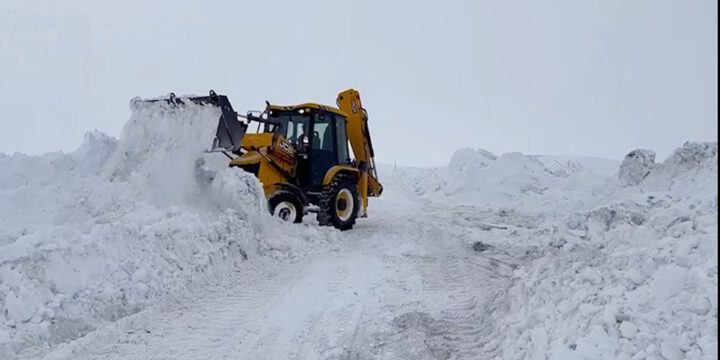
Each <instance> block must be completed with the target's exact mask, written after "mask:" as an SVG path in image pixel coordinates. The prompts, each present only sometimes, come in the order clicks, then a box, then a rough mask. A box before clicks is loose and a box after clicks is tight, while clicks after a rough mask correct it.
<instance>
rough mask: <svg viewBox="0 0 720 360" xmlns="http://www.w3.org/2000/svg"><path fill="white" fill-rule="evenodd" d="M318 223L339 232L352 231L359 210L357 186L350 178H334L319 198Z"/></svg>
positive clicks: (344, 176) (341, 175) (339, 176)
mask: <svg viewBox="0 0 720 360" xmlns="http://www.w3.org/2000/svg"><path fill="white" fill-rule="evenodd" d="M319 206H320V211H319V212H318V222H319V223H320V225H321V226H334V227H336V228H338V229H340V230H343V231H344V230H349V229H352V227H353V225H355V219H357V215H358V209H360V206H361V204H360V199H359V198H358V191H357V185H356V184H355V181H353V179H352V178H351V177H350V176H347V175H344V174H340V175H337V176H335V178H334V179H333V180H332V182H331V183H330V185H329V186H328V187H326V188H325V191H323V193H322V195H321V197H320V204H319Z"/></svg>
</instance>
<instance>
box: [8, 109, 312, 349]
mask: <svg viewBox="0 0 720 360" xmlns="http://www.w3.org/2000/svg"><path fill="white" fill-rule="evenodd" d="M218 116H219V113H218V112H217V110H216V109H214V108H209V107H203V106H199V105H194V104H189V105H187V108H186V109H184V110H182V111H181V110H180V109H177V108H174V107H171V106H168V105H165V104H164V103H156V104H154V105H147V104H145V105H143V104H141V105H139V106H134V107H133V111H132V116H131V118H130V120H129V121H128V122H127V124H126V125H125V127H124V129H123V131H122V135H121V137H120V139H119V140H116V139H114V138H112V137H109V136H106V135H104V134H102V133H99V132H93V133H89V134H87V135H86V137H85V141H84V143H83V144H82V146H80V147H79V148H78V149H77V150H75V151H73V152H71V153H68V154H65V153H51V154H45V155H42V156H27V155H23V154H12V155H6V154H0V168H2V169H3V171H2V172H0V303H2V304H3V308H2V309H0V310H1V311H0V358H9V357H12V355H13V354H16V353H17V352H19V351H24V352H25V354H32V351H36V352H38V351H42V348H46V347H48V346H51V345H52V344H55V343H58V342H63V341H67V340H69V339H73V338H77V337H79V336H81V335H83V334H85V333H87V332H89V331H91V330H93V329H95V328H97V327H98V326H101V325H103V324H105V323H107V322H109V321H113V320H116V319H118V318H120V317H123V316H126V315H128V314H132V313H135V312H137V311H140V310H141V309H143V308H145V307H146V306H148V305H150V304H152V303H154V302H156V301H158V300H159V299H161V298H162V297H163V296H164V294H167V293H169V292H175V291H179V290H180V289H182V288H185V287H188V286H193V284H195V283H198V282H201V281H203V280H204V279H207V278H208V277H210V276H214V275H220V274H222V273H224V272H226V271H228V269H230V268H232V267H233V266H234V265H235V264H236V263H237V262H239V261H243V260H244V259H245V258H247V257H248V256H254V255H256V254H265V255H271V256H287V255H288V254H290V252H291V250H293V248H297V247H298V246H301V244H302V243H303V242H304V241H306V240H308V239H310V238H313V237H315V235H317V234H314V233H313V231H317V230H312V229H308V228H304V229H303V228H302V227H296V228H294V233H298V232H299V233H300V235H297V236H291V235H289V234H290V232H289V231H284V230H283V225H280V224H278V223H277V222H275V221H274V220H273V219H270V218H269V217H268V216H265V214H264V213H265V201H264V199H263V196H262V190H261V187H260V185H259V183H258V182H257V180H256V179H255V178H254V177H253V176H251V175H249V174H246V173H244V172H242V171H241V170H238V169H229V168H227V163H226V160H225V159H224V157H222V156H220V155H217V154H203V150H205V149H206V148H207V146H208V145H209V143H210V141H211V139H212V136H213V135H214V130H215V126H216V124H217V118H218Z"/></svg>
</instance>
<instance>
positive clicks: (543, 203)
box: [390, 148, 617, 212]
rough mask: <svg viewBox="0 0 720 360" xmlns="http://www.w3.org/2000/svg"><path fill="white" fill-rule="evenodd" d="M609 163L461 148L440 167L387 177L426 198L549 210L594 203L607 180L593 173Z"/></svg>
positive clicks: (402, 170) (408, 170) (400, 171)
mask: <svg viewBox="0 0 720 360" xmlns="http://www.w3.org/2000/svg"><path fill="white" fill-rule="evenodd" d="M608 163H613V161H611V160H604V159H592V158H570V157H559V156H555V157H552V156H531V155H524V154H522V153H507V154H503V155H500V156H496V155H494V154H493V153H491V152H489V151H487V150H482V149H477V150H476V149H470V148H465V149H460V150H457V151H456V152H455V153H454V154H453V156H452V158H451V160H450V163H449V164H448V165H447V166H445V167H441V168H436V169H435V168H400V169H395V170H393V171H391V172H390V174H391V175H390V176H391V177H392V179H391V182H393V183H399V184H401V185H402V186H400V188H402V189H408V190H405V191H409V192H410V193H411V195H413V196H419V197H421V198H423V199H427V200H432V201H440V202H447V203H452V204H464V205H475V206H484V207H488V208H498V207H505V208H512V209H523V210H525V211H532V212H541V211H542V212H554V211H556V210H559V209H563V208H568V207H573V208H575V207H578V206H590V205H591V204H594V203H593V200H596V199H597V198H599V197H600V195H601V194H603V193H605V192H606V191H607V186H608V184H609V183H610V177H608V176H603V175H600V174H598V173H603V174H605V173H607V170H605V169H606V168H607V167H608ZM593 164H599V165H598V166H597V167H598V168H599V169H601V171H596V170H595V169H594V168H593ZM615 166H616V167H617V165H615Z"/></svg>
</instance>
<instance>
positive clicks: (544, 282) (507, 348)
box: [503, 143, 718, 360]
mask: <svg viewBox="0 0 720 360" xmlns="http://www.w3.org/2000/svg"><path fill="white" fill-rule="evenodd" d="M717 160H718V159H717V143H703V144H698V143H687V144H685V145H684V146H683V147H682V148H680V149H678V150H676V151H675V152H674V153H673V154H672V155H671V156H670V157H669V158H668V159H667V160H665V161H664V162H663V163H660V164H656V163H654V160H653V156H652V153H651V152H648V151H638V150H636V151H633V152H631V153H630V154H628V157H627V158H626V160H625V161H624V162H623V165H622V166H621V168H620V171H619V174H618V182H621V183H622V184H623V185H624V186H625V187H623V188H621V187H617V188H616V191H615V192H614V193H612V194H611V195H610V196H608V197H607V198H606V199H605V204H604V205H602V206H598V207H595V208H592V209H585V210H581V209H569V214H568V215H567V217H566V220H565V223H561V224H557V223H555V222H554V221H552V220H548V222H549V223H550V224H552V226H546V228H554V229H555V231H554V232H553V233H551V234H543V235H540V236H538V240H539V241H540V242H542V241H545V243H546V248H545V250H544V254H543V256H538V257H537V258H536V259H535V260H533V261H532V262H531V263H530V265H528V266H526V267H523V268H521V269H519V270H517V271H516V274H515V281H516V283H515V285H513V286H512V287H511V288H510V290H509V299H511V301H512V303H511V304H510V311H509V314H511V316H510V317H509V318H507V319H505V325H504V329H503V331H504V332H505V333H506V337H505V338H506V341H505V344H504V358H507V359H525V358H546V357H548V358H551V359H631V358H632V359H672V360H674V359H714V358H717V352H716V351H717V350H716V349H717V339H718V337H717V284H718V278H717V263H718V247H717V236H718V222H717V216H718V214H717V180H718V178H717ZM558 240H560V241H558ZM552 242H554V243H555V244H558V243H559V244H561V246H549V245H550V244H551V243H552Z"/></svg>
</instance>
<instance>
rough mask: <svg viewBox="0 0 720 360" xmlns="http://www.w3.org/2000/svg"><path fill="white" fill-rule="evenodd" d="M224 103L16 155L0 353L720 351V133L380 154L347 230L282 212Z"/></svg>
mask: <svg viewBox="0 0 720 360" xmlns="http://www.w3.org/2000/svg"><path fill="white" fill-rule="evenodd" d="M217 116H218V114H217V113H216V112H215V111H214V110H212V109H209V108H205V107H200V106H190V107H189V108H188V109H185V111H182V112H180V111H177V109H175V108H173V107H171V106H166V105H160V104H156V105H152V106H147V105H140V106H137V105H136V106H134V107H133V113H132V116H131V119H130V120H129V121H128V123H127V124H126V126H125V128H124V130H123V133H122V135H121V137H120V139H114V138H111V137H108V136H106V135H104V134H101V133H97V132H93V133H89V134H88V135H87V136H86V139H85V142H84V143H83V144H82V146H81V147H80V148H78V149H77V150H76V151H74V152H72V153H69V154H64V153H54V154H46V155H44V156H26V155H23V154H12V155H6V154H0V169H3V170H2V171H1V172H0V300H2V305H3V307H2V308H0V310H1V312H0V358H2V359H5V358H9V359H14V358H43V357H47V358H49V359H96V358H106V359H180V358H184V359H199V358H207V359H229V358H232V359H492V358H503V359H670V360H674V359H711V358H717V353H716V348H717V300H716V299H717V284H718V279H717V224H718V221H717V143H701V144H698V143H687V144H685V145H683V146H682V147H680V148H679V149H678V150H677V151H676V152H675V153H673V154H672V155H671V156H670V157H669V158H668V159H666V160H664V161H663V162H659V163H658V162H656V159H655V156H654V154H653V153H652V152H651V151H648V150H635V151H632V152H631V153H630V154H629V155H628V157H627V158H626V159H625V160H624V161H623V162H622V163H621V162H619V161H618V162H615V161H611V160H603V159H592V158H581V157H572V156H534V155H524V154H520V153H510V154H502V155H495V154H492V153H490V152H488V151H485V150H476V149H461V150H458V151H457V152H456V153H455V154H454V155H453V157H452V159H451V160H450V162H449V164H448V165H447V166H444V167H441V168H433V169H430V168H406V167H397V168H396V167H391V166H382V167H381V168H380V176H381V180H382V182H383V185H384V186H385V188H386V190H385V193H384V194H383V197H381V198H379V199H372V200H371V203H370V209H369V217H368V218H367V219H361V220H359V221H358V224H357V225H356V227H355V228H354V229H353V230H352V231H348V232H343V233H341V232H338V231H336V230H334V229H330V228H319V227H317V225H316V223H315V222H314V219H312V216H308V217H307V218H306V220H305V224H302V225H286V224H282V223H280V222H278V221H275V220H274V219H271V218H270V217H269V216H268V215H267V214H265V210H264V201H263V199H262V195H261V190H260V188H259V184H258V183H257V181H256V179H254V178H253V177H251V176H249V175H247V174H245V173H243V172H242V171H239V170H234V169H228V168H226V163H225V158H224V157H222V156H221V155H216V154H203V152H202V151H203V150H204V149H206V148H207V146H208V145H209V142H210V140H209V139H211V137H212V135H213V132H214V130H215V128H214V127H215V125H216V124H217V120H216V119H217ZM198 159H202V160H198Z"/></svg>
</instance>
